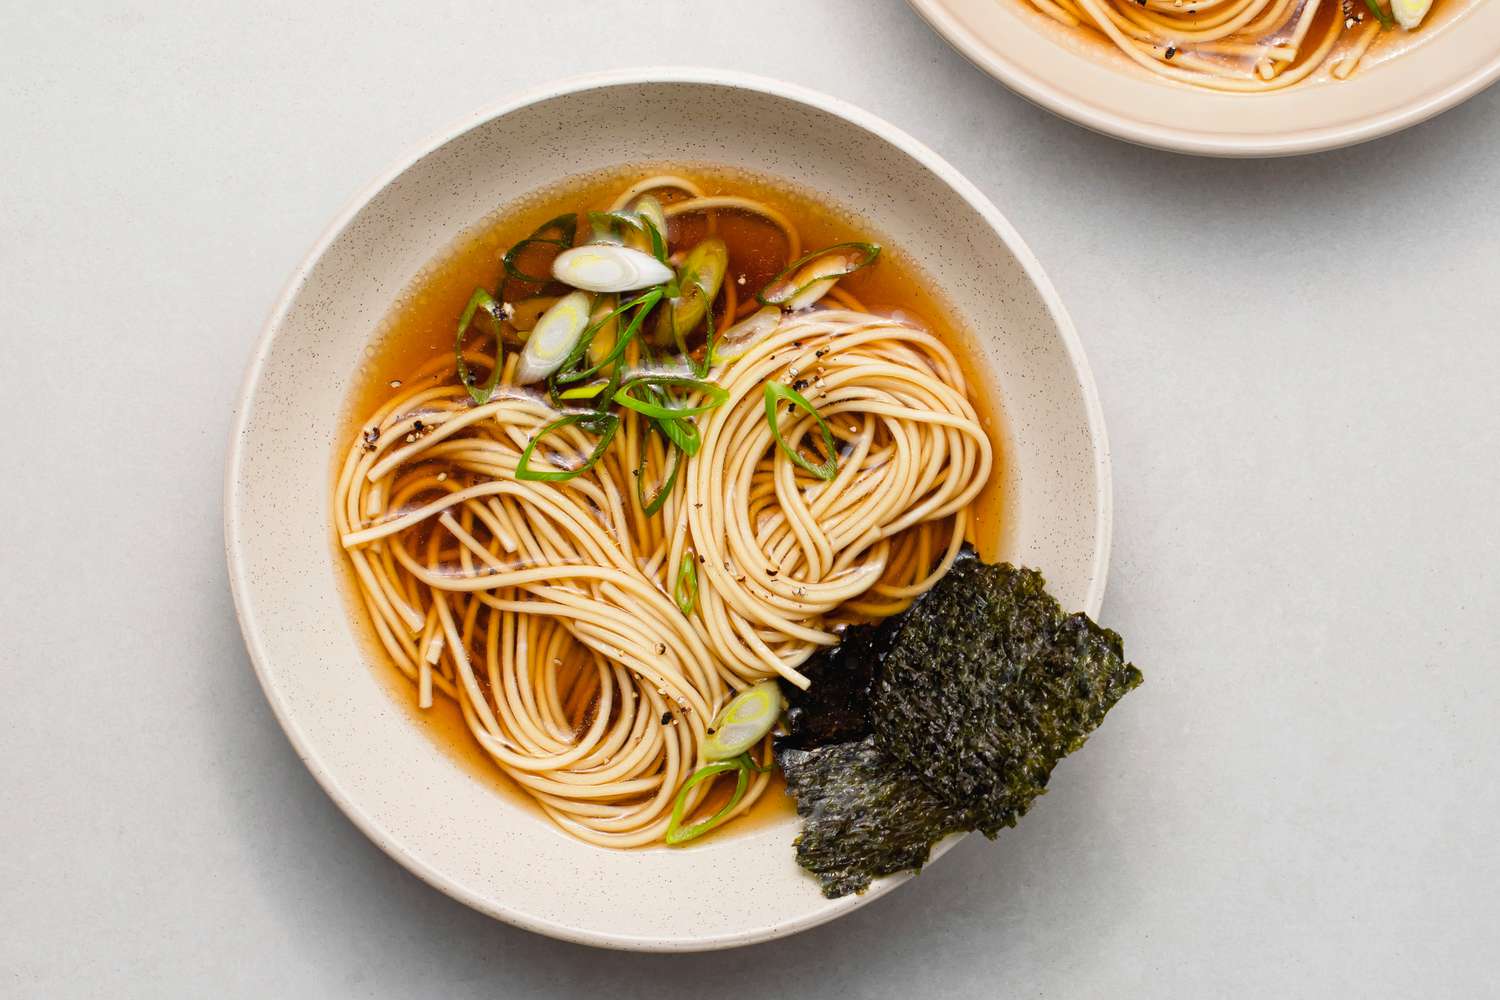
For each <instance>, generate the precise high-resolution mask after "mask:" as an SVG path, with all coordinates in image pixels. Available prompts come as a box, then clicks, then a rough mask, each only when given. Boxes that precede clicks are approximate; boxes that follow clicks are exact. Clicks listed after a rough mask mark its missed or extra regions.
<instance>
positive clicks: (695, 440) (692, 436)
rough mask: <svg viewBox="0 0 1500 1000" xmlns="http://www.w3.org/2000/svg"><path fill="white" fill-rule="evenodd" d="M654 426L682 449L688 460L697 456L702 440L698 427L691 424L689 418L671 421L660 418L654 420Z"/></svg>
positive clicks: (668, 418) (667, 418)
mask: <svg viewBox="0 0 1500 1000" xmlns="http://www.w3.org/2000/svg"><path fill="white" fill-rule="evenodd" d="M656 426H657V427H658V428H660V429H661V432H662V433H663V434H665V435H666V436H667V440H669V441H671V442H672V443H673V444H675V445H676V446H677V447H679V448H681V449H682V452H683V454H685V455H687V456H688V457H689V458H691V457H692V456H694V455H696V454H698V449H699V448H700V447H702V445H703V438H702V436H701V435H699V433H698V425H697V424H695V423H693V420H692V418H691V417H681V418H677V419H673V418H670V417H660V418H658V419H657V420H656Z"/></svg>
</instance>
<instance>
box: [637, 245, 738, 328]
mask: <svg viewBox="0 0 1500 1000" xmlns="http://www.w3.org/2000/svg"><path fill="white" fill-rule="evenodd" d="M728 270H729V248H728V247H727V246H726V245H725V243H724V241H723V240H721V239H719V238H718V237H717V236H710V237H709V238H708V239H706V240H704V241H703V242H701V243H699V244H698V245H697V246H695V247H693V249H692V250H690V251H688V255H687V257H685V258H684V259H683V261H682V266H681V267H680V268H678V269H677V287H678V289H679V293H678V294H677V295H676V296H674V297H673V298H672V300H671V301H670V302H669V303H667V304H666V305H664V306H662V308H661V311H660V312H659V313H658V314H657V315H658V319H657V321H656V336H655V342H656V343H657V344H670V343H675V344H676V345H677V349H678V350H679V351H681V352H682V353H683V354H684V355H686V354H687V353H688V350H687V337H688V335H689V334H691V333H692V332H693V330H694V329H696V328H697V326H698V324H699V323H701V322H703V317H704V314H705V313H706V314H709V326H710V336H712V332H711V328H712V325H713V316H712V312H713V303H714V299H715V298H717V297H718V295H719V288H720V286H721V285H723V283H724V274H725V272H727V271H728ZM705 356H706V355H705Z"/></svg>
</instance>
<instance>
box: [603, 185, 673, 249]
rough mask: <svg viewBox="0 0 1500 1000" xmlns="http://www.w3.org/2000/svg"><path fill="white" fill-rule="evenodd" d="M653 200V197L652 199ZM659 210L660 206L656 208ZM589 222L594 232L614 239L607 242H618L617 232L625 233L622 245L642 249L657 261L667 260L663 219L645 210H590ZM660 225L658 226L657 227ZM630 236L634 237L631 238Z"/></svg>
mask: <svg viewBox="0 0 1500 1000" xmlns="http://www.w3.org/2000/svg"><path fill="white" fill-rule="evenodd" d="M652 201H653V202H654V201H655V199H652ZM657 211H658V213H659V212H660V211H661V209H660V206H658V208H657ZM589 223H590V224H591V225H592V226H593V227H594V232H595V233H596V234H598V233H601V232H602V233H605V234H608V235H609V236H611V237H614V239H611V240H609V242H619V237H618V235H617V234H619V233H621V232H622V231H624V232H625V233H626V236H625V241H624V245H625V246H628V247H630V248H631V249H632V250H642V251H645V252H646V253H649V254H650V255H651V256H653V257H655V258H656V259H657V260H658V261H661V262H662V263H666V260H667V237H666V232H667V231H666V228H665V219H663V220H662V223H660V224H659V223H658V222H657V221H656V220H655V219H653V218H650V217H649V216H648V215H647V214H646V213H645V212H640V211H639V209H638V210H637V212H636V213H632V212H590V213H589ZM659 226H660V228H659ZM632 236H633V237H634V239H632Z"/></svg>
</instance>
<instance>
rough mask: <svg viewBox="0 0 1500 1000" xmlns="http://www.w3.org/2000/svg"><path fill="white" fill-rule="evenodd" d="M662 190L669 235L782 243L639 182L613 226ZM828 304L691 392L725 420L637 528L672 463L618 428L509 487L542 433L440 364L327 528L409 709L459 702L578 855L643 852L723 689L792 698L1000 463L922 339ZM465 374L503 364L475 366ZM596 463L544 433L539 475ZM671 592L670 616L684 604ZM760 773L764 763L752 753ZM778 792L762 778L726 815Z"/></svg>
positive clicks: (951, 543)
mask: <svg viewBox="0 0 1500 1000" xmlns="http://www.w3.org/2000/svg"><path fill="white" fill-rule="evenodd" d="M664 186H672V187H676V188H678V189H679V190H683V191H685V192H686V193H687V195H688V196H689V198H688V200H678V201H677V202H676V203H675V205H674V206H673V207H676V206H689V208H687V209H678V211H679V212H680V211H685V210H690V209H691V207H692V206H693V205H694V203H697V204H698V205H701V206H702V210H703V211H709V212H711V211H724V210H735V211H740V210H743V211H752V212H759V213H760V214H761V215H763V216H764V217H765V218H767V219H770V220H772V221H773V222H774V223H775V224H776V225H777V226H778V227H782V226H786V227H790V225H791V224H790V222H789V220H787V219H786V217H785V216H784V215H782V214H781V213H780V212H778V211H777V210H775V209H774V208H771V207H770V206H760V207H759V208H757V207H755V206H754V205H750V206H748V207H747V206H745V205H742V204H741V202H743V201H745V199H723V198H708V197H705V196H704V195H703V194H702V193H701V192H700V191H699V190H698V189H697V188H696V185H694V184H693V183H692V182H691V181H687V180H684V179H682V178H676V177H658V178H651V179H648V180H646V181H643V182H641V183H639V184H637V185H636V186H635V187H634V188H632V189H631V190H629V191H627V192H626V193H625V195H623V196H621V198H620V199H619V201H618V205H619V206H624V205H627V204H628V203H629V202H630V201H631V199H632V198H634V197H636V196H638V195H640V194H641V193H642V192H644V191H649V190H652V189H655V188H660V187H664ZM788 244H789V245H792V246H794V247H795V246H796V244H797V239H796V236H795V231H794V230H793V231H792V235H791V236H790V237H789V239H788ZM724 298H725V300H727V301H725V302H724V303H723V308H724V309H725V311H726V312H727V313H728V314H729V315H731V316H732V315H733V311H734V308H735V306H734V301H735V300H734V298H733V296H732V293H729V292H727V291H726V294H725V296H724ZM830 299H831V300H832V301H834V302H837V303H840V304H841V306H843V307H835V308H825V309H813V310H809V311H804V312H801V313H797V314H792V315H789V316H785V317H783V318H782V319H781V320H780V321H779V322H776V323H774V324H773V325H772V327H771V328H770V329H769V332H765V333H764V334H763V335H760V337H759V339H757V340H754V342H753V343H752V344H751V345H750V346H749V347H748V348H747V349H746V350H744V351H743V352H742V353H740V354H739V355H738V356H736V357H735V358H734V359H733V360H731V361H726V362H723V363H720V364H719V365H718V366H717V367H715V368H713V369H711V370H710V371H709V373H708V375H707V379H708V381H710V382H714V383H717V385H718V386H719V387H721V388H722V389H723V390H724V391H725V392H727V394H728V398H727V400H725V401H724V402H723V403H722V404H721V405H718V406H716V407H714V408H713V409H709V410H707V411H706V412H705V413H703V414H702V415H700V416H698V417H696V420H697V432H698V434H699V439H700V445H699V447H698V449H697V451H696V453H695V454H692V455H691V456H690V457H682V458H681V461H682V462H684V463H685V464H684V465H683V468H682V474H681V477H680V478H681V481H680V482H678V483H677V484H676V488H675V489H672V488H671V487H666V489H667V490H668V494H667V496H666V497H665V500H664V502H662V503H661V505H660V510H659V512H658V513H656V514H655V515H654V516H653V515H651V514H648V512H647V510H646V509H645V507H644V505H643V502H642V497H643V494H644V493H646V492H649V491H644V490H638V489H637V487H636V483H635V477H636V476H637V475H643V476H647V477H655V478H656V479H657V480H660V479H661V476H662V474H661V472H659V471H656V472H653V471H652V470H665V469H667V468H668V466H669V465H670V462H669V455H668V451H667V448H668V444H667V442H666V441H665V440H664V435H662V434H660V433H657V432H655V431H654V430H653V428H652V425H651V423H650V421H649V420H648V419H647V417H646V416H644V415H642V414H640V413H637V412H635V411H633V410H629V409H623V408H622V409H620V410H619V416H618V420H619V422H618V430H617V433H615V436H614V437H613V438H612V439H611V440H610V441H609V443H608V447H607V448H606V449H605V450H604V451H603V454H602V457H601V458H600V459H599V460H598V461H597V462H596V463H595V464H593V465H592V466H588V467H586V468H583V469H582V471H580V472H578V474H577V475H575V476H574V477H573V478H571V479H567V480H565V481H560V482H559V481H545V480H536V479H529V478H520V479H518V478H517V475H516V470H517V465H518V463H520V461H521V457H522V453H523V452H524V451H525V450H526V448H527V445H528V443H530V442H531V441H532V440H533V438H534V437H535V436H537V435H538V432H539V431H541V430H542V429H543V428H544V427H546V426H547V425H548V424H551V423H553V422H554V421H556V420H557V418H558V416H559V412H558V410H557V409H555V408H554V407H553V405H552V404H551V402H550V401H549V399H548V397H547V395H546V393H545V392H544V391H541V390H540V389H538V388H520V387H517V386H516V385H515V378H514V376H515V370H516V365H517V356H516V352H513V351H511V352H506V353H505V355H504V356H503V360H502V363H501V376H502V377H501V379H500V384H499V389H498V390H497V392H496V393H495V395H493V396H492V397H491V398H490V399H489V401H488V402H486V403H484V404H482V405H476V404H475V403H474V401H473V400H472V399H471V398H470V396H469V393H468V390H467V389H466V387H465V386H464V385H463V384H461V383H460V382H459V381H458V380H457V379H456V378H455V377H454V374H453V371H452V368H453V360H452V358H451V356H450V357H449V358H447V359H440V360H435V361H433V362H431V363H429V364H428V365H426V366H425V367H424V368H422V369H421V370H419V371H417V372H416V373H415V374H414V375H413V376H412V377H410V378H408V379H405V380H403V381H402V382H401V383H399V384H400V385H402V386H405V388H402V389H400V390H399V391H393V392H392V394H391V396H390V398H389V399H388V400H387V401H386V402H385V403H384V404H383V405H382V406H380V407H379V408H378V409H377V410H376V411H375V412H374V413H373V414H371V415H370V416H369V417H368V419H367V420H366V421H365V423H364V424H363V425H362V433H361V434H360V436H359V437H358V439H357V440H356V441H354V442H353V444H352V446H351V447H350V450H349V451H348V453H347V456H346V457H345V459H344V461H343V463H342V466H341V469H340V473H339V476H338V480H337V483H336V489H335V496H334V521H335V528H336V530H337V533H338V536H339V538H340V541H341V543H342V545H343V547H344V550H345V551H346V553H347V555H348V558H349V560H350V562H351V564H352V567H353V569H354V573H355V577H356V580H357V583H358V590H359V594H360V596H361V598H362V600H363V602H364V605H365V608H366V610H367V612H368V613H369V616H370V618H371V620H372V622H373V624H374V630H375V634H376V635H377V637H378V638H379V641H380V643H381V645H382V646H383V647H384V649H385V651H386V653H387V654H388V655H389V657H390V659H391V660H392V662H393V663H394V664H395V665H396V666H397V667H398V668H399V669H400V670H401V671H402V672H403V673H405V674H406V675H407V676H408V677H409V678H410V679H411V680H412V681H413V683H414V684H415V686H416V689H417V698H418V703H419V704H420V705H421V706H422V707H424V708H425V707H428V706H430V705H432V704H433V702H434V700H435V699H436V698H438V697H442V698H448V699H451V700H453V701H454V702H456V704H457V705H458V707H459V709H460V711H461V712H462V715H463V718H464V720H465V723H466V725H467V727H468V729H469V730H470V732H471V733H472V734H473V736H474V738H475V740H476V741H477V742H478V743H479V745H480V746H481V747H482V748H483V749H484V751H485V752H486V754H487V755H488V756H489V757H491V758H492V759H493V760H494V761H495V763H496V764H497V765H498V766H499V767H500V768H502V769H503V770H504V771H505V773H506V774H507V775H509V776H510V778H511V779H513V780H514V781H515V783H516V784H517V785H519V786H520V787H521V788H522V789H524V790H525V791H526V792H527V793H528V794H529V795H530V796H531V797H532V798H534V799H535V801H536V802H537V803H538V804H539V806H540V807H541V809H543V810H544V811H545V812H546V814H547V815H548V816H549V817H551V818H552V819H553V820H554V821H555V822H556V823H557V824H558V825H559V826H560V827H562V828H563V829H565V830H567V831H568V832H570V833H572V834H574V835H576V836H578V837H581V838H583V839H585V840H587V841H590V842H592V843H595V844H599V845H603V846H611V847H633V846H640V845H645V844H655V843H660V842H661V841H662V839H663V835H664V834H665V832H666V830H667V826H668V823H669V820H670V818H671V814H672V807H673V801H674V798H676V796H677V795H678V792H679V790H680V789H682V788H683V787H684V783H685V782H686V781H687V778H688V777H689V776H690V775H691V774H693V772H694V771H695V770H696V769H698V768H700V767H702V766H703V765H704V763H705V758H704V756H703V752H702V746H703V742H704V739H705V736H706V732H707V729H708V727H709V726H710V725H711V723H712V720H713V718H714V716H715V714H716V713H717V712H718V711H719V709H720V708H721V707H722V706H723V705H724V704H725V703H726V702H727V701H728V700H729V699H730V698H731V697H732V696H733V694H734V693H735V692H736V691H738V690H742V689H744V688H745V687H746V686H748V685H749V684H752V683H754V682H755V681H757V680H759V679H763V678H766V677H772V676H780V677H783V678H785V679H787V680H789V681H791V682H792V683H799V684H805V683H806V681H805V679H804V678H803V677H802V675H801V674H800V673H798V671H797V668H798V666H799V665H800V664H802V663H803V662H804V661H805V660H806V659H807V658H808V657H809V656H810V655H812V654H813V652H815V651H816V650H817V649H818V648H819V647H820V646H824V645H829V644H832V643H835V642H837V641H838V631H837V630H838V628H839V627H840V626H841V625H843V624H846V623H849V622H853V621H860V620H867V619H870V618H875V617H881V616H885V615H889V614H892V613H894V612H896V611H899V610H900V609H902V608H904V607H905V606H906V605H907V604H909V603H910V601H911V600H912V599H913V598H915V597H916V596H917V595H919V594H920V593H922V592H923V591H924V590H925V589H927V588H928V587H929V586H931V585H932V584H933V583H934V582H936V580H937V579H938V578H939V577H940V576H941V575H942V574H943V573H945V572H946V571H947V569H948V567H949V565H950V564H951V563H952V560H953V558H954V556H955V555H956V553H957V551H958V548H959V546H960V544H961V543H962V542H963V540H964V537H965V535H966V533H968V531H969V528H970V511H969V507H970V504H971V503H972V502H973V501H974V500H975V498H976V497H977V496H978V494H979V492H980V491H981V490H982V489H983V488H984V486H985V484H986V481H987V480H988V479H989V476H990V471H991V468H992V465H993V455H992V449H991V444H990V441H989V438H988V437H987V435H986V433H985V431H984V429H983V427H982V425H981V423H980V421H979V419H978V417H977V415H976V413H975V410H974V407H973V406H972V405H971V403H970V401H969V399H968V396H967V389H966V386H965V381H964V376H963V372H962V370H961V368H960V366H959V364H958V362H957V360H956V358H955V357H954V355H953V354H952V352H951V351H950V350H949V348H948V347H947V346H946V345H945V344H943V343H942V341H940V340H939V339H938V338H936V337H934V336H933V335H932V334H930V333H928V332H925V331H924V330H921V329H918V328H916V327H913V326H910V325H905V324H903V323H901V322H898V321H895V320H891V319H887V318H883V317H879V316H875V315H871V314H869V313H866V312H863V311H861V310H859V309H858V308H845V307H850V306H852V307H857V306H858V303H857V301H856V300H854V299H852V298H851V297H849V296H848V295H847V294H846V293H843V292H840V291H835V292H834V293H833V295H831V296H830ZM644 350H645V348H644V347H642V346H641V345H639V344H638V343H632V344H631V345H630V350H629V351H627V352H626V353H625V355H624V362H625V364H626V365H627V366H629V368H630V369H631V370H632V371H635V372H643V371H645V372H650V371H661V370H662V369H661V368H660V367H659V366H658V367H657V368H654V369H653V368H651V367H650V366H649V365H650V362H649V359H648V358H646V357H643V351H644ZM463 357H464V359H465V361H466V362H467V363H468V364H470V365H472V366H474V367H476V368H478V369H482V370H486V371H488V370H489V369H490V368H492V367H493V366H494V364H495V358H494V355H493V353H491V354H486V353H485V351H483V350H479V349H476V348H474V347H472V346H466V347H464V348H463ZM679 381H683V380H679ZM768 383H780V384H784V385H787V386H791V387H792V388H794V389H795V390H796V391H797V392H798V393H800V394H802V396H804V397H805V399H806V401H807V402H808V403H809V404H810V405H811V407H813V408H814V409H813V410H811V411H809V410H807V409H799V408H795V407H793V408H791V410H790V411H789V410H788V408H787V407H786V406H785V405H778V406H776V407H775V409H776V413H777V421H776V426H775V428H774V429H773V427H772V424H771V423H770V421H769V420H768V419H767V412H766V411H767V396H768V393H767V392H766V386H767V384H768ZM770 395H774V394H770ZM820 419H821V420H822V421H826V426H827V428H828V430H829V432H830V433H831V435H832V438H833V440H834V441H835V443H836V446H837V451H838V454H837V456H836V457H837V472H836V473H835V474H834V475H833V476H832V478H830V479H827V480H824V479H820V478H818V477H817V476H815V475H812V474H810V473H809V472H808V471H807V470H806V468H805V467H804V466H803V465H802V464H799V463H798V462H797V461H796V460H794V459H793V457H792V453H793V452H795V453H796V454H799V455H805V456H807V457H809V458H811V459H812V460H813V461H815V462H821V461H823V460H825V459H827V458H828V457H829V456H826V455H822V454H821V451H822V449H823V448H824V447H825V445H824V438H823V436H822V431H821V427H820V424H819V420H820ZM778 437H779V439H780V440H779V441H778ZM596 443H597V441H596V438H595V437H594V436H592V435H591V434H590V433H589V432H588V430H587V423H586V422H582V423H575V424H572V425H568V426H562V427H559V428H557V429H556V430H555V431H554V432H553V433H550V434H549V435H548V436H546V437H545V438H543V439H542V440H541V441H540V442H539V443H538V444H537V445H536V446H535V448H534V453H533V454H532V456H531V457H530V459H529V462H530V464H531V466H532V468H537V467H540V468H542V469H544V470H557V471H568V470H577V469H579V468H580V467H581V458H582V457H583V456H587V455H588V454H589V453H590V452H591V451H592V450H593V449H594V448H595V447H596ZM643 459H644V462H643ZM658 486H661V483H660V482H658ZM685 568H686V570H687V571H690V572H695V579H694V580H693V581H685V580H683V579H682V578H681V577H682V575H683V574H684V572H685ZM689 582H691V583H693V584H694V585H695V588H694V593H695V595H696V596H695V597H694V598H693V599H692V601H691V602H690V603H689V605H688V606H687V607H686V608H684V606H683V605H682V603H681V602H680V600H679V599H676V598H674V595H681V594H682V593H683V591H684V586H683V585H685V584H687V583H689ZM684 610H686V611H687V612H688V613H686V614H685V613H684ZM753 757H754V758H755V759H756V760H757V761H758V762H759V763H761V764H763V765H768V764H769V763H770V744H769V737H768V738H767V739H765V740H763V741H762V742H761V744H760V745H759V746H758V747H757V748H756V750H754V751H753ZM769 781H770V775H769V773H768V772H759V773H755V774H753V776H752V777H751V779H750V782H749V787H748V790H747V792H746V794H745V795H744V797H743V799H741V800H740V801H739V802H738V804H737V805H735V806H734V808H733V809H732V810H730V812H729V814H730V815H738V814H741V813H743V812H744V811H745V810H747V809H749V808H750V806H751V805H752V804H753V803H754V802H755V801H756V799H757V798H758V797H759V796H760V795H761V794H762V793H763V792H764V791H765V790H766V788H767V786H768V784H769ZM710 785H711V782H703V783H702V784H701V785H697V786H695V787H693V788H692V789H691V790H690V791H688V792H686V793H684V794H685V795H688V796H689V799H688V805H689V810H690V811H692V810H698V811H700V812H701V811H705V810H710V809H711V808H713V807H716V806H717V804H718V801H717V800H715V794H716V793H715V792H713V791H711V790H710V787H709V786H710Z"/></svg>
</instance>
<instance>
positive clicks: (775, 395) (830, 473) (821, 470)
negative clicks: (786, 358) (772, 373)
mask: <svg viewBox="0 0 1500 1000" xmlns="http://www.w3.org/2000/svg"><path fill="white" fill-rule="evenodd" d="M783 399H784V400H787V401H788V402H790V403H792V404H793V405H795V406H798V407H800V408H801V409H802V410H804V411H805V412H806V413H808V414H809V415H811V416H812V418H813V419H814V420H816V421H817V422H818V430H819V431H821V432H822V433H823V451H824V453H825V454H826V455H827V456H828V460H827V461H825V462H824V463H823V464H822V465H813V464H812V463H811V462H809V461H808V460H807V459H806V458H803V457H802V453H801V452H799V451H798V450H797V449H796V448H793V447H792V446H791V445H790V444H788V443H787V440H786V438H784V437H782V435H781V428H780V426H778V425H777V420H776V408H777V405H778V404H779V403H780V402H781V401H782V400H783ZM766 422H767V423H769V424H770V425H771V436H772V437H774V438H775V439H776V443H777V444H778V445H780V446H781V450H782V451H784V452H786V455H787V457H788V458H790V459H791V460H792V461H793V462H796V463H797V464H798V465H799V466H801V467H802V468H803V469H806V470H807V471H808V472H810V473H812V474H813V475H814V476H817V477H818V478H819V479H822V480H825V481H827V480H829V479H832V478H833V477H834V476H836V475H838V472H839V458H838V454H839V453H838V443H837V442H836V441H835V440H834V439H833V428H831V427H829V426H828V421H826V420H824V419H823V415H822V414H821V413H819V412H818V411H817V408H816V407H814V406H813V405H812V404H811V403H809V402H808V401H807V397H805V396H803V395H802V393H800V392H798V391H797V390H796V389H793V388H792V387H791V386H789V385H784V384H782V383H780V382H767V383H766Z"/></svg>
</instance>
